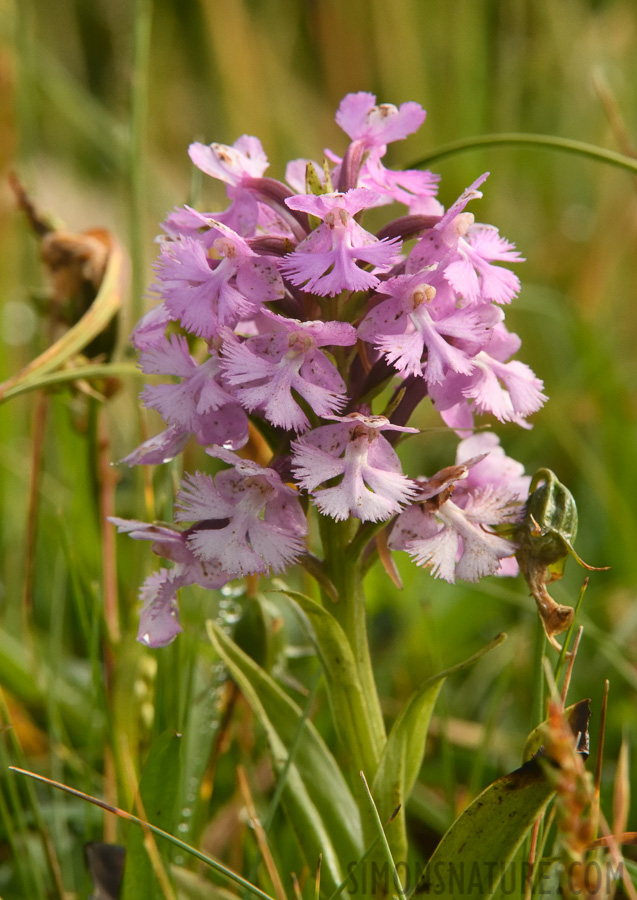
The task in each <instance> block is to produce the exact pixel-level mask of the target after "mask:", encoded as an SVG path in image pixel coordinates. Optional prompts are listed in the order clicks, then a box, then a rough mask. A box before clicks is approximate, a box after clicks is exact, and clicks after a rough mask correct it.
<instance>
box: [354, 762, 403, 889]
mask: <svg viewBox="0 0 637 900" xmlns="http://www.w3.org/2000/svg"><path fill="white" fill-rule="evenodd" d="M360 776H361V780H362V782H363V787H364V788H365V795H366V796H367V800H368V810H369V815H370V817H371V819H372V821H373V823H374V826H375V830H376V836H377V837H378V843H379V845H380V851H381V855H382V856H383V857H384V858H385V862H387V864H388V865H389V870H390V872H391V873H392V881H393V882H394V887H395V889H396V892H397V893H398V894H403V893H404V890H403V886H402V884H401V881H400V878H399V876H398V872H397V870H396V864H395V863H394V858H393V856H392V854H391V850H390V848H389V842H388V840H387V836H386V835H385V829H384V828H383V823H382V822H381V820H380V816H379V815H378V810H377V809H376V804H375V803H374V798H373V797H372V793H371V791H370V789H369V786H368V784H367V779H366V778H365V775H364V774H363V772H361V773H360ZM397 812H398V809H396V811H395V812H394V816H395V815H396V813H397ZM392 818H393V817H392ZM390 821H391V820H390Z"/></svg>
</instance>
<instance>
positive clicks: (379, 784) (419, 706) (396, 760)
mask: <svg viewBox="0 0 637 900" xmlns="http://www.w3.org/2000/svg"><path fill="white" fill-rule="evenodd" d="M504 640H506V635H504V634H500V635H498V636H497V637H496V638H494V639H493V640H492V641H491V642H490V643H489V644H487V646H486V647H483V648H482V650H479V651H478V653H475V654H474V655H473V656H470V657H469V658H468V659H466V660H464V661H463V662H461V663H458V664H457V665H455V666H452V667H451V668H450V669H445V670H444V672H440V673H439V674H438V675H435V676H434V677H433V678H430V679H429V680H428V681H426V682H425V683H424V684H423V685H422V686H421V687H420V688H418V690H417V691H415V692H414V693H413V694H412V695H411V697H410V698H409V700H408V701H407V703H406V704H405V706H404V707H403V708H402V710H401V712H400V715H399V716H398V718H397V719H396V721H395V722H394V725H393V727H392V730H391V731H390V733H389V737H388V739H387V745H386V747H385V751H384V753H383V756H382V758H381V761H380V765H379V766H378V771H377V772H376V777H375V778H374V783H373V786H372V794H373V796H374V799H375V801H376V804H377V806H378V812H379V815H380V817H381V819H382V820H383V821H387V819H388V818H389V817H390V816H391V815H392V813H393V812H394V810H395V809H396V807H398V806H404V805H405V803H406V802H407V800H408V799H409V795H410V793H411V789H412V788H413V786H414V782H415V781H416V778H417V777H418V772H419V771H420V767H421V765H422V758H423V755H424V752H425V741H426V740H427V732H428V730H429V723H430V721H431V714H432V712H433V709H434V706H435V703H436V700H437V699H438V694H439V693H440V689H441V687H442V685H443V684H444V682H445V679H446V678H447V677H448V676H449V675H451V674H453V673H454V672H459V671H460V670H461V669H464V668H466V667H467V666H470V665H472V664H473V663H475V662H477V661H478V660H479V659H480V658H481V657H482V656H484V654H485V653H488V652H489V650H492V649H493V648H494V647H498V646H499V645H500V644H501V643H502V642H503V641H504ZM397 825H398V823H397ZM401 830H402V832H403V833H402V835H396V836H395V837H394V839H393V840H392V841H391V844H392V849H393V850H394V854H395V856H396V858H397V859H404V858H406V857H405V853H406V839H405V835H404V828H402V829H401Z"/></svg>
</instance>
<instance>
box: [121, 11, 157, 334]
mask: <svg viewBox="0 0 637 900" xmlns="http://www.w3.org/2000/svg"><path fill="white" fill-rule="evenodd" d="M134 14H135V25H134V28H135V34H134V59H133V80H132V86H131V89H132V96H131V142H130V247H131V262H132V280H131V303H130V309H131V317H132V319H133V321H135V322H136V321H137V320H138V319H139V318H140V316H141V313H142V295H143V290H144V284H145V277H146V276H145V264H144V263H145V254H144V212H145V210H146V208H147V199H148V197H147V180H146V160H147V157H148V154H147V152H146V123H147V119H148V96H149V71H148V69H149V59H150V34H151V22H152V15H153V0H135V6H134ZM130 324H131V323H126V322H123V323H122V325H123V326H124V327H123V330H124V331H125V332H126V333H128V331H129V330H130V329H129V328H128V326H129V325H130Z"/></svg>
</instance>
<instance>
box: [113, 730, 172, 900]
mask: <svg viewBox="0 0 637 900" xmlns="http://www.w3.org/2000/svg"><path fill="white" fill-rule="evenodd" d="M180 750H181V735H178V734H176V733H175V732H174V731H166V732H164V733H163V734H161V735H160V736H159V737H158V738H157V739H156V740H155V741H154V742H153V745H152V747H151V748H150V753H149V754H148V758H147V760H146V764H145V766H144V769H143V772H142V777H141V780H140V783H139V796H140V799H141V804H142V806H143V810H144V812H143V814H142V815H143V817H144V818H145V819H146V820H147V821H148V822H150V823H151V824H153V825H156V826H157V827H158V828H161V829H162V830H164V831H170V830H171V828H172V826H173V823H174V820H175V801H176V799H177V792H178V788H179V769H180ZM145 840H146V835H145V833H144V830H143V829H141V828H133V829H131V831H130V834H129V837H128V841H127V844H126V865H125V867H124V883H123V886H122V898H123V900H136V898H139V897H147V898H149V900H154V898H157V900H164V898H165V892H164V890H163V888H162V886H161V883H160V880H159V878H158V876H157V874H156V872H155V866H154V865H153V862H152V860H151V858H150V856H149V854H148V851H147V850H146V844H145ZM157 849H158V851H159V853H160V857H161V862H162V864H163V867H164V871H165V873H166V874H167V875H168V878H169V879H170V875H169V874H168V873H169V867H168V862H169V856H168V853H167V852H166V851H167V847H166V845H165V844H164V843H163V842H161V841H159V842H157Z"/></svg>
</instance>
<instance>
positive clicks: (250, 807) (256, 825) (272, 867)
mask: <svg viewBox="0 0 637 900" xmlns="http://www.w3.org/2000/svg"><path fill="white" fill-rule="evenodd" d="M237 780H238V782H239V790H240V792H241V796H242V798H243V802H244V805H245V808H246V812H247V814H248V819H249V820H250V824H251V826H252V830H253V831H254V833H255V836H256V839H257V843H258V846H259V853H260V855H261V857H262V859H263V860H264V862H265V867H266V869H267V870H268V875H269V876H270V881H271V882H272V887H273V888H274V893H275V894H276V896H277V900H287V898H286V896H285V890H284V889H283V882H282V881H281V876H280V875H279V873H278V871H277V867H276V864H275V862H274V859H273V858H272V853H271V851H270V847H269V845H268V839H267V836H266V833H265V830H264V828H263V825H262V824H261V822H260V820H259V816H258V815H257V808H256V806H255V805H254V800H253V799H252V792H251V790H250V785H249V784H248V776H247V775H246V770H245V769H244V767H243V766H237Z"/></svg>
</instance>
